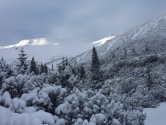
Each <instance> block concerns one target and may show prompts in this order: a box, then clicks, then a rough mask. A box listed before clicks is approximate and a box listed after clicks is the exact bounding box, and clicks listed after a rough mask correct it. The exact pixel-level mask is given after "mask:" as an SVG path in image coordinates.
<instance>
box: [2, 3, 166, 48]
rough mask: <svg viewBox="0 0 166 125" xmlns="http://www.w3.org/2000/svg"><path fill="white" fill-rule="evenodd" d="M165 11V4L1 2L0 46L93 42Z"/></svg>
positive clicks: (130, 27)
mask: <svg viewBox="0 0 166 125" xmlns="http://www.w3.org/2000/svg"><path fill="white" fill-rule="evenodd" d="M163 11H166V0H0V46H4V45H9V44H15V43H18V42H19V41H20V40H23V39H32V38H47V39H48V40H49V41H50V42H58V43H61V42H85V43H88V42H93V41H96V40H99V39H101V38H103V37H106V36H108V35H110V34H115V35H120V34H122V33H124V32H125V31H127V30H130V29H132V28H134V27H135V26H137V25H140V24H142V23H144V22H146V21H148V20H149V19H151V18H153V17H155V16H157V15H159V14H160V13H162V12H163Z"/></svg>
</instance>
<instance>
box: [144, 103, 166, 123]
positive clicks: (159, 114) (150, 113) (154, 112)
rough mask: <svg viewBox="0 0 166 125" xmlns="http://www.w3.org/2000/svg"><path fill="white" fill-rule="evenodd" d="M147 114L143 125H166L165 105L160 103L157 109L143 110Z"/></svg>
mask: <svg viewBox="0 0 166 125" xmlns="http://www.w3.org/2000/svg"><path fill="white" fill-rule="evenodd" d="M144 113H146V114H147V117H146V120H145V125H165V123H166V103H164V102H163V103H161V104H160V106H158V107H157V108H155V109H154V108H145V109H144Z"/></svg>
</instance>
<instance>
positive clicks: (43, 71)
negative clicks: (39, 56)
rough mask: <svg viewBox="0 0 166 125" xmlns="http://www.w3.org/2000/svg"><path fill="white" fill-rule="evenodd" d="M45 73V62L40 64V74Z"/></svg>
mask: <svg viewBox="0 0 166 125" xmlns="http://www.w3.org/2000/svg"><path fill="white" fill-rule="evenodd" d="M42 73H45V67H44V66H43V63H41V65H40V74H42Z"/></svg>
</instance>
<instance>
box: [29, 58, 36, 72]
mask: <svg viewBox="0 0 166 125" xmlns="http://www.w3.org/2000/svg"><path fill="white" fill-rule="evenodd" d="M36 70H37V69H36V62H35V59H34V57H32V60H31V67H30V72H34V74H35V75H37V71H36Z"/></svg>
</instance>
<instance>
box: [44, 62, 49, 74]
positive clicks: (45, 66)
mask: <svg viewBox="0 0 166 125" xmlns="http://www.w3.org/2000/svg"><path fill="white" fill-rule="evenodd" d="M44 72H45V74H47V73H48V68H47V65H46V63H45V65H44Z"/></svg>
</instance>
